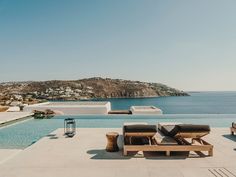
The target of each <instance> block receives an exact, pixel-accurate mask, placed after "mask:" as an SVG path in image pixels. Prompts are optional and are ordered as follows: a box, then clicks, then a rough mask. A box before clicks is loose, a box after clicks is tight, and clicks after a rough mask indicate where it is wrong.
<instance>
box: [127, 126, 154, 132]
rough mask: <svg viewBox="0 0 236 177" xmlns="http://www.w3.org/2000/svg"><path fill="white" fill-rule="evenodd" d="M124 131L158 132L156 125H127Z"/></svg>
mask: <svg viewBox="0 0 236 177" xmlns="http://www.w3.org/2000/svg"><path fill="white" fill-rule="evenodd" d="M123 129H124V132H127V133H132V132H135V133H136V132H157V128H156V125H125V126H124V127H123Z"/></svg>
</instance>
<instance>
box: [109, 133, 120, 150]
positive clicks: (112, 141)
mask: <svg viewBox="0 0 236 177" xmlns="http://www.w3.org/2000/svg"><path fill="white" fill-rule="evenodd" d="M118 136H119V133H117V132H109V133H107V134H106V137H107V147H106V151H107V152H117V151H119V147H118V145H117V138H118Z"/></svg>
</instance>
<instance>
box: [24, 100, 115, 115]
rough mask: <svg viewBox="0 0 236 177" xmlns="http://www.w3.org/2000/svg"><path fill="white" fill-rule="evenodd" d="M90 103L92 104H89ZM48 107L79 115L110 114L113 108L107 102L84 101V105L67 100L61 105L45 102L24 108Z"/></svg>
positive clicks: (67, 113) (42, 108) (39, 109)
mask: <svg viewBox="0 0 236 177" xmlns="http://www.w3.org/2000/svg"><path fill="white" fill-rule="evenodd" d="M89 103H90V104H89ZM46 109H51V110H53V111H55V112H58V113H61V114H63V115H78V114H108V112H109V111H110V110H111V103H110V102H105V103H102V104H91V102H88V103H87V104H86V103H84V104H83V105H80V104H78V105H76V104H74V105H68V104H66V102H64V103H63V104H62V103H60V105H56V104H55V105H53V104H44V105H30V106H26V107H25V108H24V111H28V112H29V111H30V112H32V111H33V110H38V111H45V110H46Z"/></svg>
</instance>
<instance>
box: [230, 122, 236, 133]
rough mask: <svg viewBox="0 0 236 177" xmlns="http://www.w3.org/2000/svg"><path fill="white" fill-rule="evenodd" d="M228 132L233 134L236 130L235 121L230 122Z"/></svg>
mask: <svg viewBox="0 0 236 177" xmlns="http://www.w3.org/2000/svg"><path fill="white" fill-rule="evenodd" d="M230 132H231V134H232V135H234V133H235V132H236V123H235V122H233V123H232V127H230Z"/></svg>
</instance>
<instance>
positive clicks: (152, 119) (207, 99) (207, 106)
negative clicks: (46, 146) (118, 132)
mask: <svg viewBox="0 0 236 177" xmlns="http://www.w3.org/2000/svg"><path fill="white" fill-rule="evenodd" d="M190 94H191V96H188V97H158V98H140V99H105V100H106V101H110V102H111V103H112V109H129V107H130V106H132V105H154V106H157V107H159V108H161V109H162V110H163V112H164V115H158V116H157V115H152V116H147V115H140V116H135V115H106V116H104V115H93V116H92V115H90V116H84V115H77V116H72V117H73V118H75V119H76V122H77V127H78V128H121V127H122V125H123V123H124V122H147V123H149V124H157V123H158V122H182V123H194V124H195V123H197V124H208V125H210V126H211V127H227V128H228V127H229V126H230V125H231V123H232V122H234V121H236V92H199V93H190ZM105 100H104V99H103V101H105ZM65 118H67V117H66V116H56V117H54V118H53V119H46V120H37V119H30V120H27V121H24V122H20V123H16V124H13V125H11V126H8V127H3V128H0V149H4V148H6V149H10V148H12V149H15V148H16V149H23V148H26V147H28V146H29V145H31V144H33V143H35V142H36V141H38V140H39V139H40V138H42V137H44V136H46V135H48V134H49V133H50V132H52V131H54V130H56V129H58V128H63V126H64V119H65Z"/></svg>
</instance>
